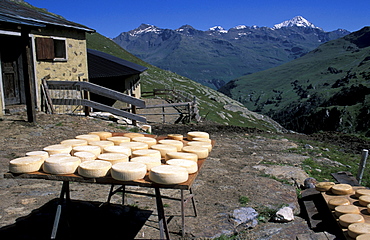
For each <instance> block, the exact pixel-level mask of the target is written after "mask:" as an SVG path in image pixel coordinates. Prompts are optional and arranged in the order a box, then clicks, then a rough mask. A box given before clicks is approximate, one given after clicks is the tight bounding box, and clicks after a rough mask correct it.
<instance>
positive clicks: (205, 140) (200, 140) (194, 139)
mask: <svg viewBox="0 0 370 240" xmlns="http://www.w3.org/2000/svg"><path fill="white" fill-rule="evenodd" d="M192 141H198V142H207V143H212V140H211V139H209V138H199V137H195V138H193V140H192Z"/></svg>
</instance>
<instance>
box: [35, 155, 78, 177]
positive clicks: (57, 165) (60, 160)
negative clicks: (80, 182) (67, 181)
mask: <svg viewBox="0 0 370 240" xmlns="http://www.w3.org/2000/svg"><path fill="white" fill-rule="evenodd" d="M80 163H81V160H80V159H79V158H78V157H68V156H67V157H63V156H56V157H49V158H47V159H46V160H45V162H44V165H43V166H42V168H43V170H44V172H46V173H51V174H72V173H74V172H75V171H76V170H77V167H78V165H80Z"/></svg>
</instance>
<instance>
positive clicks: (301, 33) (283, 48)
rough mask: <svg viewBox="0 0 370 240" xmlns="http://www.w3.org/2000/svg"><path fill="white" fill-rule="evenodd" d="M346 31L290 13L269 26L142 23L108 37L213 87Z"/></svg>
mask: <svg viewBox="0 0 370 240" xmlns="http://www.w3.org/2000/svg"><path fill="white" fill-rule="evenodd" d="M348 33H349V32H348V31H346V30H343V29H338V30H336V31H332V32H325V31H323V30H322V29H321V28H318V27H315V26H314V25H313V24H312V23H310V22H308V21H307V20H306V19H304V18H303V17H295V18H293V19H292V20H289V21H285V22H283V23H281V24H277V25H275V26H274V27H273V28H269V27H258V26H250V27H249V26H245V25H239V26H236V27H234V28H231V29H229V30H225V29H224V28H223V27H221V26H215V27H213V28H210V29H208V30H206V31H201V30H197V29H195V28H193V27H192V26H190V25H184V26H181V27H180V28H178V29H176V30H171V29H161V28H158V27H156V26H153V25H148V24H142V25H140V26H139V27H138V28H136V29H134V30H131V31H128V32H123V33H121V34H120V35H119V36H117V37H115V38H113V41H114V42H116V43H117V44H118V45H120V46H121V47H123V48H124V49H126V50H127V51H129V52H130V53H132V54H134V55H135V56H137V57H139V58H140V59H142V60H144V61H146V62H148V63H150V64H152V65H155V66H157V67H159V68H161V69H165V70H170V71H172V72H175V73H178V74H179V75H182V76H185V77H188V78H190V79H192V80H195V81H197V82H199V83H201V84H203V85H205V86H209V87H211V88H214V89H218V88H219V87H221V86H222V85H224V84H225V83H227V82H229V81H230V80H232V79H235V78H238V77H240V76H243V75H247V74H251V73H254V72H259V71H262V70H266V69H268V68H272V67H276V66H279V65H281V64H283V63H286V62H289V61H291V60H293V59H296V58H298V57H301V56H303V55H305V54H306V53H307V52H309V51H311V50H313V49H315V48H316V47H318V46H319V45H320V44H322V43H324V42H327V41H329V40H333V39H337V38H339V37H342V36H345V35H347V34H348Z"/></svg>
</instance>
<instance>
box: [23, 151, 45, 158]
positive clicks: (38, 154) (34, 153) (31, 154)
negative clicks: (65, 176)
mask: <svg viewBox="0 0 370 240" xmlns="http://www.w3.org/2000/svg"><path fill="white" fill-rule="evenodd" d="M26 156H28V157H41V158H42V160H45V159H47V158H48V157H49V153H48V152H46V151H31V152H27V153H26Z"/></svg>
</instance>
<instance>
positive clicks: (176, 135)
mask: <svg viewBox="0 0 370 240" xmlns="http://www.w3.org/2000/svg"><path fill="white" fill-rule="evenodd" d="M167 138H169V139H172V140H183V139H184V136H183V135H181V134H172V133H171V134H167Z"/></svg>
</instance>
